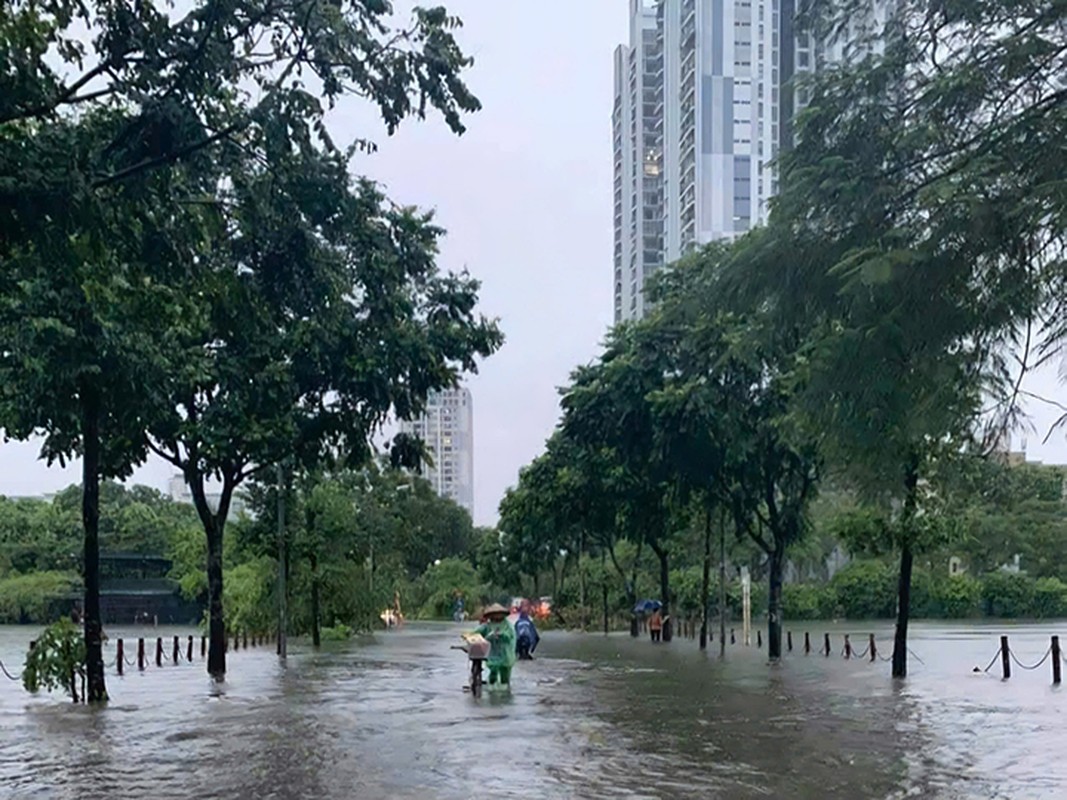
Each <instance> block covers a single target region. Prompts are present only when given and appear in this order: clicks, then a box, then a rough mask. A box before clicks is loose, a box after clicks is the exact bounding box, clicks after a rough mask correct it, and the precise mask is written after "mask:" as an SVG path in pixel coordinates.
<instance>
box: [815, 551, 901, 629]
mask: <svg viewBox="0 0 1067 800" xmlns="http://www.w3.org/2000/svg"><path fill="white" fill-rule="evenodd" d="M830 588H831V590H832V591H833V593H834V597H835V600H836V603H835V606H836V607H835V612H837V611H840V615H841V616H845V617H848V618H849V619H878V618H886V617H892V616H893V613H894V611H895V610H896V603H897V574H896V570H895V569H893V567H891V566H889V565H888V564H884V563H882V562H881V561H855V562H853V563H851V564H849V565H848V566H847V567H845V568H844V569H842V570H841V571H840V572H838V573H837V574H836V575H834V577H833V579H832V580H831V581H830ZM835 616H837V614H836V613H835Z"/></svg>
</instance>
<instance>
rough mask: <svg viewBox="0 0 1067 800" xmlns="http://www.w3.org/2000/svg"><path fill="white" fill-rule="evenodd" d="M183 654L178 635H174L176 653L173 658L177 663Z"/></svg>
mask: <svg viewBox="0 0 1067 800" xmlns="http://www.w3.org/2000/svg"><path fill="white" fill-rule="evenodd" d="M181 656H182V646H181V644H179V642H178V637H177V636H175V637H174V653H173V654H172V656H171V659H172V660H173V661H174V664H175V665H177V664H178V661H179V660H180V659H181Z"/></svg>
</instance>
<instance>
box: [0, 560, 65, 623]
mask: <svg viewBox="0 0 1067 800" xmlns="http://www.w3.org/2000/svg"><path fill="white" fill-rule="evenodd" d="M79 586H80V582H79V580H78V578H77V577H76V576H74V575H72V574H70V573H67V572H35V573H31V574H29V575H12V576H10V577H7V578H3V579H0V623H21V624H25V623H30V622H32V623H43V622H46V621H47V620H48V619H50V618H52V617H54V616H55V614H54V613H53V612H54V610H55V606H56V603H57V602H58V601H60V600H62V599H63V598H64V597H65V596H68V595H69V594H71V592H73V591H75V590H77V589H78V588H79Z"/></svg>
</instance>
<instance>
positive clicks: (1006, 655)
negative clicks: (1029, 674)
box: [1000, 636, 1011, 680]
mask: <svg viewBox="0 0 1067 800" xmlns="http://www.w3.org/2000/svg"><path fill="white" fill-rule="evenodd" d="M1000 671H1001V672H1002V673H1003V674H1004V680H1007V679H1008V678H1010V677H1011V650H1009V649H1008V637H1007V636H1001V637H1000Z"/></svg>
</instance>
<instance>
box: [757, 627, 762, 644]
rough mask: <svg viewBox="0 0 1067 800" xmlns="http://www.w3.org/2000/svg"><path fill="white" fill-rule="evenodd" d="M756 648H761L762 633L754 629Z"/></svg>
mask: <svg viewBox="0 0 1067 800" xmlns="http://www.w3.org/2000/svg"><path fill="white" fill-rule="evenodd" d="M756 647H763V631H761V630H760V629H759V628H757V629H756Z"/></svg>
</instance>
